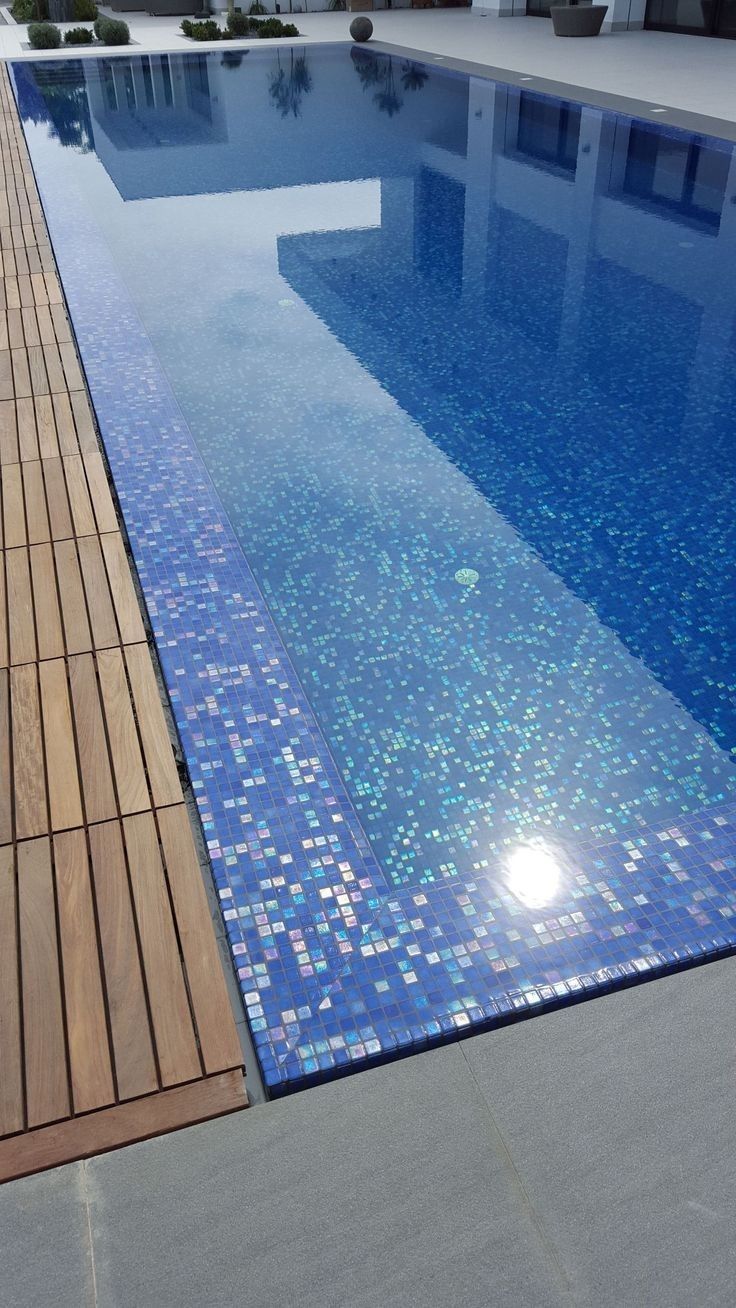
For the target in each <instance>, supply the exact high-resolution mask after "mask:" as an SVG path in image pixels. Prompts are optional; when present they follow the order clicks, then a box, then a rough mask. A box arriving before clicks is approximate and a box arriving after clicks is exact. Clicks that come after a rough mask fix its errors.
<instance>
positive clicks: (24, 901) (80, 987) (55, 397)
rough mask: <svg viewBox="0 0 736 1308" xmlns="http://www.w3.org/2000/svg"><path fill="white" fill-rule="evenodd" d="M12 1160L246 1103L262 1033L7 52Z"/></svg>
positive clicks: (4, 1070) (7, 873) (2, 1073)
mask: <svg viewBox="0 0 736 1308" xmlns="http://www.w3.org/2000/svg"><path fill="white" fill-rule="evenodd" d="M0 169H1V171H0V259H1V261H2V267H1V270H0V271H1V272H2V277H1V278H0V483H1V484H0V1181H3V1180H8V1179H10V1178H11V1177H15V1176H20V1175H23V1174H25V1173H29V1172H33V1171H37V1170H39V1169H41V1168H44V1167H50V1166H55V1165H58V1164H59V1163H62V1162H68V1161H70V1160H72V1159H75V1158H80V1157H85V1156H89V1155H90V1154H94V1153H98V1152H101V1151H102V1150H105V1149H110V1148H114V1147H116V1146H118V1145H122V1144H126V1143H128V1142H130V1141H133V1140H139V1139H142V1138H144V1137H146V1136H150V1135H154V1134H158V1133H159V1132H163V1131H167V1130H172V1129H173V1128H175V1127H178V1126H183V1125H185V1124H187V1123H190V1122H195V1121H201V1120H203V1119H205V1118H208V1117H214V1116H217V1115H218V1114H221V1113H225V1112H230V1111H232V1110H234V1109H237V1108H242V1107H245V1104H246V1100H245V1092H244V1086H243V1072H242V1053H241V1048H240V1043H239V1040H238V1037H237V1032H236V1028H235V1022H234V1018H233V1014H232V1010H231V1007H230V1002H229V997H228V992H227V987H226V984H225V979H224V976H223V972H222V965H221V962H220V957H219V953H218V948H217V942H216V939H215V935H214V931H213V927H212V923H211V919H210V913H209V908H208V903H207V896H206V892H205V888H204V884H203V881H202V875H201V871H200V868H199V864H198V861H197V856H196V852H195V847H194V843H193V838H192V831H191V827H190V823H189V817H188V813H187V809H186V807H185V804H184V798H183V794H182V790H181V786H180V782H179V776H178V772H177V768H176V764H175V760H174V754H173V750H172V746H171V742H170V739H169V734H168V730H167V726H166V720H165V717H164V714H163V710H162V706H161V700H160V696H159V690H158V686H157V683H156V679H155V674H154V670H153V665H152V663H151V658H150V655H149V651H148V646H147V644H146V635H145V630H144V626H143V622H142V619H141V614H140V610H139V607H138V603H137V600H136V595H135V591H134V588H133V584H132V579H131V575H130V571H129V567H128V561H127V558H126V554H125V549H124V545H123V540H122V537H121V534H120V530H119V527H118V521H117V515H116V511H115V507H114V505H113V502H112V498H111V495H110V491H109V488H108V483H107V477H106V472H105V467H104V463H103V460H102V457H101V454H100V450H99V446H98V443H97V438H96V435H95V430H94V425H93V422H92V417H91V413H90V409H89V405H88V401H87V396H86V393H85V391H84V383H83V379H82V375H81V372H80V369H79V363H78V360H77V355H76V350H75V346H74V343H73V340H72V335H71V331H70V328H69V323H68V320H67V317H66V312H65V309H64V305H63V297H62V293H61V288H60V285H59V281H58V278H57V276H56V272H55V267H54V262H53V258H52V254H51V248H50V244H49V238H48V233H47V231H46V227H45V223H44V218H43V213H42V210H41V206H40V203H39V199H38V194H37V192H36V188H35V183H34V180H33V174H32V170H31V166H30V162H29V160H28V155H27V152H26V148H25V142H24V140H23V133H22V129H21V127H20V123H19V121H18V117H17V113H16V109H15V104H14V101H13V97H12V92H11V90H10V86H9V81H8V75H7V72H6V70H5V69H4V68H3V69H2V70H0Z"/></svg>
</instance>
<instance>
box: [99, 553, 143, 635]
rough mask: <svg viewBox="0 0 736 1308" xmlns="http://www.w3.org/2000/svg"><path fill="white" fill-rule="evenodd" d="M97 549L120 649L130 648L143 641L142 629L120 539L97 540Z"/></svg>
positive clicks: (141, 620)
mask: <svg viewBox="0 0 736 1308" xmlns="http://www.w3.org/2000/svg"><path fill="white" fill-rule="evenodd" d="M100 545H101V546H102V553H103V554H104V556H105V565H106V567H107V575H108V578H109V581H110V590H111V592H112V598H113V603H114V605H115V614H116V616H117V620H118V626H119V628H120V639H121V641H122V642H123V644H124V645H134V644H136V643H137V642H138V641H143V640H145V639H146V629H145V627H144V625H143V618H142V617H141V611H140V609H139V607H138V601H137V599H136V596H135V590H134V589H133V583H132V581H131V576H130V567H129V565H128V560H127V558H126V556H125V546H124V545H123V541H122V537H121V536H120V535H119V534H118V533H117V532H116V533H114V534H112V533H110V534H107V535H104V536H100Z"/></svg>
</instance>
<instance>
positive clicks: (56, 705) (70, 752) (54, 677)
mask: <svg viewBox="0 0 736 1308" xmlns="http://www.w3.org/2000/svg"><path fill="white" fill-rule="evenodd" d="M38 672H39V680H40V684H41V717H42V720H43V734H44V741H45V744H46V770H47V786H48V793H49V807H50V810H51V830H52V831H64V830H66V829H67V828H68V827H78V826H81V825H82V821H83V813H82V796H81V792H80V788H79V772H78V770H77V755H76V746H75V742H74V728H73V726H72V711H71V705H70V703H69V688H68V685H67V677H66V664H65V662H64V660H63V659H49V660H48V661H47V662H45V663H40V664H39V666H38Z"/></svg>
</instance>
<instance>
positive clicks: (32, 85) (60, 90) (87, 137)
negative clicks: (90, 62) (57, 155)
mask: <svg viewBox="0 0 736 1308" xmlns="http://www.w3.org/2000/svg"><path fill="white" fill-rule="evenodd" d="M15 82H16V88H17V95H18V106H19V108H20V111H21V114H22V116H23V118H25V119H27V120H30V122H33V123H46V124H47V125H48V126H49V128H50V130H51V132H52V133H53V135H54V136H55V137H56V138H57V140H58V141H60V142H61V144H62V145H65V146H68V147H69V148H70V149H73V150H78V151H80V153H82V154H85V153H86V152H87V151H89V150H91V149H92V148H93V145H94V142H93V137H92V126H91V122H90V113H89V99H88V96H87V88H86V86H85V81H84V76H83V73H82V65H81V60H78V59H75V60H70V61H69V63H66V62H65V63H64V65H63V68H62V69H60V68H59V66H58V65H54V64H50V63H48V64H43V63H41V64H38V65H36V67H35V71H34V73H33V74H31V72H30V69H26V68H25V66H24V65H23V64H20V65H19V66H18V72H17V73H16V78H15Z"/></svg>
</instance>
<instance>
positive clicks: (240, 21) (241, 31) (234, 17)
mask: <svg viewBox="0 0 736 1308" xmlns="http://www.w3.org/2000/svg"><path fill="white" fill-rule="evenodd" d="M225 26H226V27H227V30H228V32H230V33H231V34H232V35H233V36H247V35H248V33H249V31H250V28H251V21H250V18H249V17H248V15H247V14H241V12H240V10H239V9H233V10H232V11H231V12H230V13H229V14H228V16H227V21H226V24H225Z"/></svg>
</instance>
